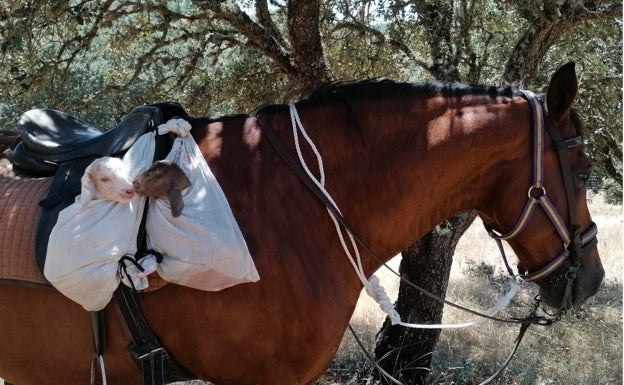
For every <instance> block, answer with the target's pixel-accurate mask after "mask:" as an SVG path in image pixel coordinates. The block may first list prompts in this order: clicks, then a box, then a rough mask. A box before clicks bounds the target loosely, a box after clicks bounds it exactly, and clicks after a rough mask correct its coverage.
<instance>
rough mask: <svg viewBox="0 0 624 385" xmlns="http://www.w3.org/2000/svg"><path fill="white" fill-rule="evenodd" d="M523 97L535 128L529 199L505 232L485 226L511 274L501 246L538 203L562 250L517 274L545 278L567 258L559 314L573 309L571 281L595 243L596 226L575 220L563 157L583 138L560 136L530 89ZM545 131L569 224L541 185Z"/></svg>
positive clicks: (519, 229)
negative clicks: (556, 158)
mask: <svg viewBox="0 0 624 385" xmlns="http://www.w3.org/2000/svg"><path fill="white" fill-rule="evenodd" d="M520 92H521V93H522V96H524V98H525V99H526V100H527V101H528V103H529V108H530V110H531V119H532V122H531V125H532V127H533V131H534V140H533V160H534V163H533V183H532V185H531V187H529V190H528V193H527V195H528V199H527V202H526V204H525V206H524V210H523V211H522V214H520V218H519V219H518V221H517V222H516V224H515V226H514V227H513V228H512V229H511V230H510V231H508V232H507V233H505V234H502V233H499V232H498V231H496V230H494V229H492V228H491V227H490V226H487V225H486V229H487V230H488V233H489V234H490V236H491V237H492V238H494V239H495V240H496V241H497V243H498V245H499V249H500V251H501V254H502V256H503V260H504V261H505V265H506V267H507V270H508V271H509V273H510V274H511V275H512V276H513V275H514V274H513V272H512V270H511V268H510V267H509V263H508V262H507V256H506V255H505V252H504V249H503V247H502V241H503V240H509V239H512V238H514V237H516V236H517V235H518V234H520V233H521V232H522V231H523V230H524V229H525V228H526V226H527V224H528V223H529V220H530V219H531V217H532V215H533V213H535V209H536V208H537V207H538V206H539V207H541V208H542V209H543V211H544V212H545V213H546V216H547V217H548V219H549V220H550V222H551V223H552V225H553V226H554V228H555V230H556V231H557V233H558V234H559V237H560V238H561V241H562V244H563V247H562V250H561V251H560V252H559V253H558V254H557V255H556V256H555V258H554V259H553V260H552V261H550V262H549V263H548V264H546V265H545V266H543V267H541V268H540V269H538V270H536V271H532V272H527V271H525V272H522V273H521V274H520V276H521V277H522V278H523V279H524V280H525V281H527V282H535V281H540V280H544V279H545V278H547V277H550V276H551V275H552V274H553V273H554V272H555V271H557V269H558V268H559V267H560V266H561V265H562V264H563V263H564V262H565V261H566V260H569V262H570V266H569V267H568V269H567V270H566V271H565V273H563V274H564V276H565V278H566V280H567V283H566V288H565V292H564V296H563V300H562V304H561V307H560V308H559V309H558V313H559V314H561V313H564V312H566V311H567V310H569V309H571V308H572V289H573V286H574V281H575V280H576V278H577V276H578V269H579V267H580V265H581V262H582V261H583V259H584V255H585V250H586V249H588V248H590V247H593V246H594V245H595V244H596V242H597V239H596V235H597V233H598V229H597V227H596V224H595V223H593V222H592V223H591V224H590V225H589V226H588V227H587V229H585V230H584V231H582V232H581V230H580V229H581V227H580V225H578V224H577V223H576V221H577V220H578V218H577V214H576V206H575V202H576V190H575V187H574V180H573V175H572V168H571V167H570V165H569V162H568V160H567V157H566V150H569V149H572V148H575V147H578V146H581V145H582V144H583V139H582V137H581V136H575V137H572V138H567V139H563V136H562V135H561V131H560V130H559V127H558V125H557V124H556V123H555V122H554V121H553V120H552V119H549V122H548V123H549V124H546V117H545V111H544V107H543V105H542V103H541V102H540V100H539V99H538V98H537V96H535V94H533V93H532V92H530V91H526V90H522V91H520ZM546 131H548V133H549V134H550V136H551V138H552V139H553V141H554V145H555V148H556V150H557V153H558V156H559V164H560V168H561V175H562V178H563V183H564V188H565V192H566V198H567V205H568V214H569V219H570V224H569V226H568V227H566V225H565V221H564V220H563V219H562V218H561V215H559V213H558V211H557V209H556V208H555V206H554V204H553V203H552V201H551V200H550V198H549V197H548V195H547V194H546V188H545V187H544V184H543V181H544V137H545V132H546Z"/></svg>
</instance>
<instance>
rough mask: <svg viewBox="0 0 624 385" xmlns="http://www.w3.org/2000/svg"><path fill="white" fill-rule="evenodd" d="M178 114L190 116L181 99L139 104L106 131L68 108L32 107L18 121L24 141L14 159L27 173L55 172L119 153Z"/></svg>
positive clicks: (47, 173) (18, 127)
mask: <svg viewBox="0 0 624 385" xmlns="http://www.w3.org/2000/svg"><path fill="white" fill-rule="evenodd" d="M175 116H179V117H187V114H186V112H185V111H184V108H183V107H182V106H181V105H180V104H178V103H172V102H167V103H156V104H150V105H145V106H139V107H135V108H134V109H133V110H132V111H130V113H128V115H126V116H125V117H124V119H123V120H122V121H121V122H120V123H119V124H118V125H117V126H115V127H113V128H112V129H110V130H108V131H106V132H103V131H102V130H100V129H98V128H96V127H94V126H93V125H91V124H89V123H87V122H85V121H83V120H81V119H79V118H77V117H75V116H72V115H69V114H67V113H65V112H61V111H57V110H53V109H35V110H30V111H27V112H26V113H24V114H23V115H22V117H21V118H20V120H19V122H18V124H17V130H18V133H19V135H20V137H21V139H22V141H21V142H19V143H18V144H17V146H16V147H15V148H14V150H13V158H14V160H13V162H14V165H15V166H16V167H17V168H19V169H20V170H21V171H23V172H25V173H27V174H30V175H36V176H51V175H54V174H55V173H56V171H57V170H58V167H59V165H60V164H62V163H66V162H71V161H74V160H79V159H85V158H92V159H93V158H97V157H101V156H106V155H119V154H121V153H123V152H124V151H126V150H127V149H128V148H130V146H132V144H133V143H134V142H135V141H136V140H137V139H138V138H139V137H140V136H141V135H143V134H144V133H145V132H147V131H149V129H151V128H154V127H155V126H157V125H158V124H161V123H164V122H165V121H166V120H168V119H170V118H172V117H175Z"/></svg>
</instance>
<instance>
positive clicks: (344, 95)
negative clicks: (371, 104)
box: [299, 79, 514, 104]
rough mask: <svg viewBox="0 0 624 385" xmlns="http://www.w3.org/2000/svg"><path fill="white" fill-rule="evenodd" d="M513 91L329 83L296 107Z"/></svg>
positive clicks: (463, 86)
mask: <svg viewBox="0 0 624 385" xmlns="http://www.w3.org/2000/svg"><path fill="white" fill-rule="evenodd" d="M513 93H514V88H512V87H509V86H506V87H496V86H481V85H468V84H462V83H445V82H431V83H407V82H395V81H392V80H388V79H371V80H364V81H358V82H333V83H328V84H324V85H322V86H320V87H318V88H317V89H315V90H314V91H312V92H311V93H309V94H308V95H306V96H304V97H303V98H302V99H301V100H300V101H299V103H301V104H317V103H325V102H329V101H335V100H337V99H342V100H344V99H349V100H365V99H370V98H404V97H434V96H444V97H462V96H468V95H489V96H492V97H496V96H512V95H513Z"/></svg>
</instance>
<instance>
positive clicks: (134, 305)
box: [114, 284, 197, 385]
mask: <svg viewBox="0 0 624 385" xmlns="http://www.w3.org/2000/svg"><path fill="white" fill-rule="evenodd" d="M114 297H115V300H116V301H117V306H118V307H119V310H120V311H121V315H122V316H123V318H124V321H125V323H126V326H127V327H128V331H129V332H130V335H131V336H132V341H133V342H132V344H131V345H130V346H129V349H130V351H131V352H132V354H133V355H134V357H135V358H136V359H137V360H138V361H139V362H140V363H141V368H142V371H143V383H144V384H145V385H161V384H164V383H166V382H175V381H187V380H192V379H196V378H197V377H196V376H194V375H193V374H192V373H190V372H189V371H188V370H186V369H184V368H183V367H181V366H180V365H179V364H177V363H176V362H175V361H174V360H173V359H172V358H171V356H170V355H169V353H167V351H166V350H165V348H164V347H163V346H162V344H161V343H160V341H158V338H157V337H156V335H155V334H154V332H153V331H152V329H151V328H150V326H149V324H148V323H147V320H146V319H145V316H144V315H143V311H142V310H141V306H140V304H139V299H138V294H137V293H136V292H134V291H133V290H132V289H130V288H129V287H127V286H126V285H123V284H121V285H119V288H118V289H117V290H116V291H115V294H114Z"/></svg>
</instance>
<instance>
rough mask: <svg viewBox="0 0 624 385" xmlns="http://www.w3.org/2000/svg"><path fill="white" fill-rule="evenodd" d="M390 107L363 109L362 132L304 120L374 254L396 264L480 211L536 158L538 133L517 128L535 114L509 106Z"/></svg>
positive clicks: (312, 117) (313, 115)
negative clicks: (502, 181) (507, 176)
mask: <svg viewBox="0 0 624 385" xmlns="http://www.w3.org/2000/svg"><path fill="white" fill-rule="evenodd" d="M484 101H487V102H488V104H487V105H484V104H483V103H484ZM477 102H478V103H477ZM386 103H388V104H389V105H381V104H379V103H378V104H376V105H360V106H356V109H357V110H358V115H357V123H352V125H351V127H347V128H345V127H339V125H340V124H341V123H340V122H344V121H345V120H346V119H347V118H346V117H345V116H336V117H335V122H338V123H335V124H331V122H330V120H328V119H327V118H326V116H328V115H331V114H328V113H327V112H323V111H319V110H317V111H314V109H310V110H307V111H305V110H304V111H301V116H302V120H303V121H304V125H307V127H308V132H309V133H310V136H312V138H313V139H314V140H315V141H317V143H318V147H319V149H320V151H321V154H322V155H323V157H324V162H325V167H326V173H327V185H328V187H327V189H328V190H329V191H330V192H331V193H332V195H333V197H334V199H335V200H336V202H337V203H338V205H339V206H340V209H341V210H342V212H343V213H344V215H345V217H346V218H347V219H348V221H349V222H350V223H352V224H353V225H354V227H355V230H356V231H357V232H358V233H359V234H360V235H361V237H362V238H363V239H364V240H365V241H366V242H369V245H370V247H371V248H372V249H373V250H375V251H376V252H377V253H378V254H379V255H380V256H382V257H384V258H390V257H392V256H393V255H396V253H398V252H400V251H401V250H403V249H405V248H406V247H407V246H409V245H410V244H411V243H413V242H414V241H415V240H417V239H419V238H420V237H421V236H422V235H424V234H425V233H426V232H428V231H429V230H431V229H432V228H433V227H435V226H436V225H437V224H438V223H440V222H442V221H443V220H444V219H446V218H448V217H449V216H450V215H452V214H454V213H456V212H458V211H461V210H466V209H481V207H482V205H483V202H484V201H486V200H487V199H488V196H489V194H490V193H491V190H492V187H493V185H494V183H495V175H496V172H495V170H496V168H497V166H498V165H500V164H502V163H504V162H507V161H509V160H511V159H516V158H518V157H521V156H522V157H523V156H526V155H527V154H528V150H529V148H530V146H529V145H528V144H527V143H529V142H528V138H529V135H530V132H529V130H528V129H527V130H524V129H521V127H519V126H518V124H514V123H510V122H516V123H517V122H522V121H523V119H525V120H526V119H527V118H526V117H527V116H528V115H525V114H526V111H524V110H523V109H522V108H516V107H512V106H513V103H512V104H510V103H509V100H507V101H506V102H505V103H496V100H494V99H489V98H486V97H483V96H481V97H474V101H472V102H471V100H470V98H464V99H462V102H461V103H460V102H459V101H457V100H452V99H447V98H434V99H431V100H429V101H428V102H427V103H423V102H422V100H415V101H412V102H410V101H404V102H401V103H405V105H404V106H403V107H402V108H400V107H397V106H396V103H397V102H396V101H394V102H393V103H392V105H390V102H386ZM358 107H359V108H358ZM342 110H343V111H344V108H342ZM401 110H402V112H400V111H401ZM384 111H391V112H387V113H385V112H384ZM356 125H357V127H356ZM525 127H528V126H525ZM317 131H318V132H317ZM315 138H316V139H315ZM525 144H527V145H525ZM372 265H373V266H376V264H375V263H373V264H372Z"/></svg>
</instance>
